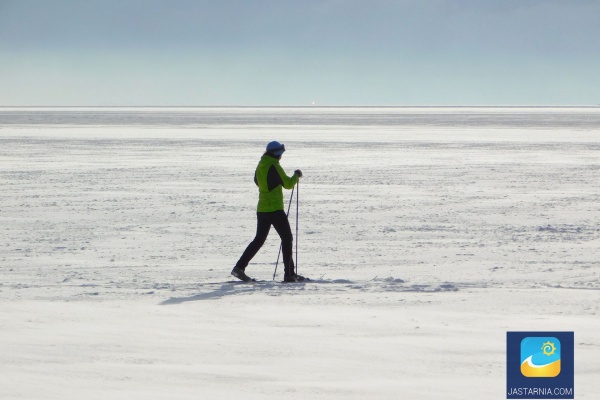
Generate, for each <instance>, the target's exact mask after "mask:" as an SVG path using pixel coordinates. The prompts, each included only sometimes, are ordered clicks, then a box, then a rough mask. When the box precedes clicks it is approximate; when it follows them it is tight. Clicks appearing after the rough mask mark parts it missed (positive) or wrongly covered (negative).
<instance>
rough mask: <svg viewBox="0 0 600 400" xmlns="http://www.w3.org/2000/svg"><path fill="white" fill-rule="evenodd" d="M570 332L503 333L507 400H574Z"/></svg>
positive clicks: (571, 333) (572, 340) (572, 355)
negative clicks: (504, 334)
mask: <svg viewBox="0 0 600 400" xmlns="http://www.w3.org/2000/svg"><path fill="white" fill-rule="evenodd" d="M574 341H575V339H574V333H573V332H507V333H506V389H507V397H506V398H507V399H574V398H575V397H574V396H575V389H574V380H575V379H574V375H575V368H574V367H575V362H574V347H575V346H574Z"/></svg>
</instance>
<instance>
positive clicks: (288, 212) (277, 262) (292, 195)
mask: <svg viewBox="0 0 600 400" xmlns="http://www.w3.org/2000/svg"><path fill="white" fill-rule="evenodd" d="M294 189H296V187H295V186H294V187H293V188H292V194H291V196H290V202H289V204H288V209H287V213H286V214H285V216H286V217H287V216H289V215H290V207H291V206H292V199H293V198H294ZM282 246H283V244H280V245H279V252H278V253H277V261H276V262H275V272H273V280H275V275H276V274H277V265H279V256H280V255H281V248H282Z"/></svg>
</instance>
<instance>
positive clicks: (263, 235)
mask: <svg viewBox="0 0 600 400" xmlns="http://www.w3.org/2000/svg"><path fill="white" fill-rule="evenodd" d="M256 219H257V223H256V236H255V237H254V240H253V241H252V242H250V244H249V245H248V247H247V248H246V250H245V251H244V254H242V257H240V260H239V261H238V262H237V264H236V265H235V266H236V267H237V268H240V269H242V270H244V269H246V267H247V266H248V263H249V262H250V260H252V258H254V256H255V255H256V253H258V250H260V248H261V247H262V245H263V244H264V243H265V240H266V239H267V236H268V235H269V231H270V230H271V225H273V226H274V227H275V230H276V231H277V233H278V234H279V237H281V248H282V251H283V265H284V267H285V275H288V276H289V275H293V274H294V260H292V243H293V241H294V237H293V236H292V229H291V228H290V222H289V221H288V218H287V215H285V212H283V210H280V211H273V212H257V213H256Z"/></svg>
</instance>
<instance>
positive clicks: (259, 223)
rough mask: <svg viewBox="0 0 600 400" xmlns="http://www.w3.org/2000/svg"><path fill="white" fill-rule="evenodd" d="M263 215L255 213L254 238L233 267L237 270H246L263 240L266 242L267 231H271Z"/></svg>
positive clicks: (268, 222)
mask: <svg viewBox="0 0 600 400" xmlns="http://www.w3.org/2000/svg"><path fill="white" fill-rule="evenodd" d="M265 214H267V213H256V236H255V237H254V240H253V241H252V242H250V244H249V245H248V247H246V250H245V251H244V253H243V254H242V256H241V257H240V259H239V261H238V262H237V264H236V265H235V267H236V268H239V269H241V270H242V271H244V270H245V269H246V267H247V266H248V263H250V260H252V259H253V258H254V256H255V255H256V253H258V251H259V250H260V248H261V247H262V245H263V244H264V243H265V240H267V236H268V235H269V230H270V229H271V222H270V221H269V218H268V217H267V216H266V215H265ZM284 215H285V214H284Z"/></svg>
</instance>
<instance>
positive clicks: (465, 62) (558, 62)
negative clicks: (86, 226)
mask: <svg viewBox="0 0 600 400" xmlns="http://www.w3.org/2000/svg"><path fill="white" fill-rule="evenodd" d="M599 16H600V1H593V0H571V1H566V0H564V1H554V0H498V1H486V0H472V1H467V0H454V1H450V0H448V1H441V0H431V1H430V0H412V1H408V0H407V1H404V0H397V1H391V0H390V1H384V0H368V1H367V0H364V1H355V0H322V1H313V0H302V1H292V0H289V1H288V0H264V1H258V0H245V1H244V0H238V1H232V0H213V1H204V0H0V105H2V106H11V105H16V106H18V105H23V106H35V105H80V106H88V105H101V106H111V105H125V106H143V105H157V106H159V105H166V106H177V105H182V106H186V105H189V106H193V105H198V106H210V105H259V106H260V105H280V106H285V105H311V104H312V103H313V102H314V103H315V105H598V104H600V74H599V73H598V71H600V24H598V22H597V21H598V18H599Z"/></svg>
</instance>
